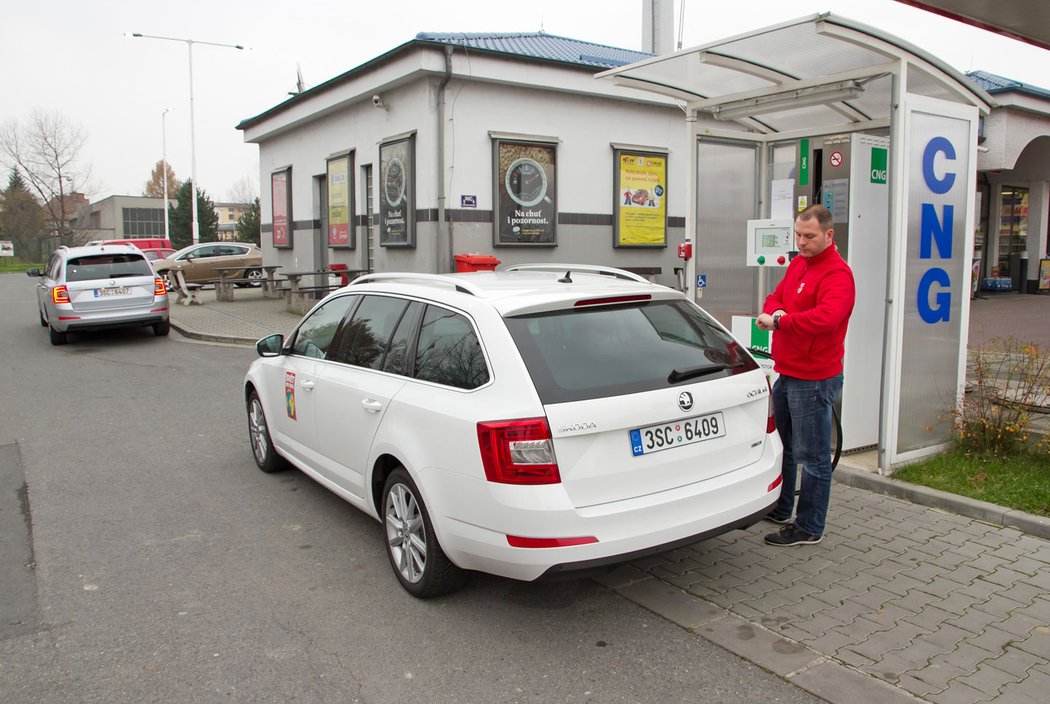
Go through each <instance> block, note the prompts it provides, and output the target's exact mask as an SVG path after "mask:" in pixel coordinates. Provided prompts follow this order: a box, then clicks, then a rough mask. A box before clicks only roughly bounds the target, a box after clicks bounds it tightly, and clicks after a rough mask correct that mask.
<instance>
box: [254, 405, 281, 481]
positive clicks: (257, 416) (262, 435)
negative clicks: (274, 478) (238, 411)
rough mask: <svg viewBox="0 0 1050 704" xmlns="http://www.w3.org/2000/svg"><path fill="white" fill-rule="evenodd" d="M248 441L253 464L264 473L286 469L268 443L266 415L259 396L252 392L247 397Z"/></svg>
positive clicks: (271, 445)
mask: <svg viewBox="0 0 1050 704" xmlns="http://www.w3.org/2000/svg"><path fill="white" fill-rule="evenodd" d="M248 439H249V440H250V441H251V444H252V455H253V456H254V457H255V464H257V465H258V466H259V469H261V470H262V471H264V472H267V473H270V472H279V471H281V470H282V469H285V468H286V467H287V463H286V462H285V460H284V458H283V457H281V456H280V455H278V454H277V452H276V451H274V449H273V443H272V442H271V441H270V429H269V427H267V425H266V413H265V412H264V411H263V407H262V401H260V400H259V394H257V393H256V392H255V391H252V393H251V395H250V396H249V397H248Z"/></svg>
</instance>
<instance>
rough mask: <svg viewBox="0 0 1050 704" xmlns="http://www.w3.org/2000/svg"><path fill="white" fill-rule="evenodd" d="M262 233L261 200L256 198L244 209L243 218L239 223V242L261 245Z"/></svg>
mask: <svg viewBox="0 0 1050 704" xmlns="http://www.w3.org/2000/svg"><path fill="white" fill-rule="evenodd" d="M260 233H261V227H260V223H259V199H258V198H256V199H255V200H253V201H252V202H251V204H250V205H249V206H248V207H247V208H245V209H244V212H243V213H241V218H240V219H239V220H238V221H237V241H238V242H254V243H255V244H261V239H260V237H261V235H260Z"/></svg>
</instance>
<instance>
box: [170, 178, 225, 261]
mask: <svg viewBox="0 0 1050 704" xmlns="http://www.w3.org/2000/svg"><path fill="white" fill-rule="evenodd" d="M190 188H191V186H190V183H189V181H187V182H186V183H183V184H182V185H180V186H179V190H178V193H177V194H176V196H175V203H174V204H173V205H172V206H171V208H170V209H169V211H168V223H169V224H168V227H169V230H170V233H171V242H172V244H174V245H175V248H176V249H182V248H183V247H187V246H189V245H190V244H192V243H193V225H192V223H193V203H192V201H190ZM197 227H198V229H199V230H200V241H201V242H216V241H218V239H219V214H218V213H216V212H215V203H214V202H213V201H212V199H211V198H209V197H208V196H207V194H206V193H205V192H204V191H202V190H201V189H199V188H198V189H197Z"/></svg>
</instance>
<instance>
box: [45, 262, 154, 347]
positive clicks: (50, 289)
mask: <svg viewBox="0 0 1050 704" xmlns="http://www.w3.org/2000/svg"><path fill="white" fill-rule="evenodd" d="M26 274H27V275H29V276H33V277H38V278H39V279H40V282H39V283H38V284H37V304H38V308H39V313H40V324H41V325H42V326H44V327H46V328H47V329H48V331H49V332H50V334H51V344H52V345H64V344H65V343H66V341H67V334H68V333H70V332H78V331H86V330H103V329H109V328H122V327H145V326H151V327H152V328H153V332H154V334H156V335H158V336H160V335H167V334H168V331H169V330H170V322H169V320H168V292H167V288H166V287H165V285H164V280H163V279H162V278H160V277H159V276H157V274H156V272H154V271H153V267H151V266H150V263H149V261H148V260H147V259H146V256H145V255H144V254H143V253H142V252H141V251H140V250H139V249H138V248H136V247H132V246H131V245H126V244H117V245H95V246H89V247H59V248H58V249H57V250H55V251H54V252H53V253H52V254H51V258H50V259H49V260H48V263H47V268H46V269H45V270H44V271H41V270H39V269H30V270H28V271H27V272H26Z"/></svg>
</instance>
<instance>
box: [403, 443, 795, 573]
mask: <svg viewBox="0 0 1050 704" xmlns="http://www.w3.org/2000/svg"><path fill="white" fill-rule="evenodd" d="M774 436H775V434H774ZM781 459H782V454H781V445H780V442H779V439H773V438H771V439H770V440H769V441H768V442H767V443H766V448H765V450H764V452H763V454H762V456H761V458H760V460H759V461H758V462H755V463H753V464H751V465H749V466H747V467H744V468H742V469H738V470H736V471H733V472H730V473H727V474H723V475H720V476H717V477H713V478H710V479H706V480H702V481H698V482H695V483H693V484H690V485H687V486H682V487H677V488H675V489H671V490H667V491H661V492H658V493H655V494H650V495H646V496H639V497H635V498H632V499H629V500H625V501H618V502H613V503H609V504H603V505H600V506H592V507H588V508H584V509H578V508H576V507H574V506H572V505H571V502H570V501H569V499H568V497H567V496H566V494H565V490H564V488H563V487H562V486H561V485H557V484H556V485H548V486H538V487H521V486H507V485H500V484H492V483H490V482H486V481H485V480H484V479H471V478H467V477H465V476H463V475H461V474H453V473H449V472H442V471H439V470H430V471H429V472H428V471H424V472H422V473H421V475H420V477H419V479H421V480H422V481H421V482H418V481H417V484H419V485H420V489H421V490H422V491H423V492H424V494H426V496H425V500H426V501H427V504H428V506H429V507H430V509H431V516H432V517H436V520H434V523H435V531H436V532H437V533H438V539H439V541H440V543H441V547H442V548H443V550H444V551H445V554H446V555H448V557H449V559H451V560H452V561H453V562H454V563H456V564H457V565H458V566H459V567H461V568H463V569H471V570H479V571H482V572H488V573H491V574H497V575H500V576H504V577H510V578H512V579H520V580H524V581H532V580H536V579H540V578H554V577H558V576H566V575H573V573H582V572H586V571H588V570H594V569H596V568H602V567H605V566H609V565H614V564H618V563H622V562H626V561H630V560H634V559H637V558H639V557H643V556H645V555H652V554H657V553H660V552H666V551H668V550H671V549H674V548H676V547H680V546H683V545H688V544H690V543H695V542H697V541H700V540H704V539H706V538H710V537H713V536H716V535H719V534H722V533H726V532H728V531H731V530H734V529H737V528H742V527H746V526H749V525H752V524H754V523H756V522H757V521H758V520H760V519H761V518H762V516H764V515H765V514H767V513H768V512H769V511H770V510H771V509H772V508H773V506H774V504H775V503H776V501H777V499H778V498H779V496H780V486H779V483H778V482H777V478H778V477H779V476H780V465H781ZM431 473H433V475H432V476H428V475H431ZM774 484H776V486H773V485H774ZM508 535H511V536H517V537H523V538H539V539H543V538H594V539H596V542H589V543H586V544H582V545H567V546H559V547H539V548H531V547H530V548H520V547H512V546H511V545H510V543H509V542H508V539H507V536H508ZM575 576H583V575H580V574H576V575H575Z"/></svg>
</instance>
